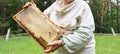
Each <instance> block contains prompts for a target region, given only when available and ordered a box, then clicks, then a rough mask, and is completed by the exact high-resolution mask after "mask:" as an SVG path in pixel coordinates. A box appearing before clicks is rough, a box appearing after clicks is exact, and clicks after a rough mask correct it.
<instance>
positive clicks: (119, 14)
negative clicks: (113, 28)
mask: <svg viewBox="0 0 120 54" xmlns="http://www.w3.org/2000/svg"><path fill="white" fill-rule="evenodd" d="M116 7H117V28H118V30H117V32H118V33H120V6H119V0H117V6H116Z"/></svg>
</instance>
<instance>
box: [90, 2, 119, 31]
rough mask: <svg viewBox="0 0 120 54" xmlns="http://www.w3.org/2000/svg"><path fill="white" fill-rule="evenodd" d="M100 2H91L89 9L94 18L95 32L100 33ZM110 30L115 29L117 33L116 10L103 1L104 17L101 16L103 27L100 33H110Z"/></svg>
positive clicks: (111, 4) (112, 5) (113, 6)
mask: <svg viewBox="0 0 120 54" xmlns="http://www.w3.org/2000/svg"><path fill="white" fill-rule="evenodd" d="M101 5H102V2H101V0H95V1H93V0H91V2H90V7H91V10H92V13H93V16H94V20H95V25H96V30H95V32H97V33H99V32H100V20H101V19H100V17H101ZM111 28H114V29H115V32H117V10H116V6H115V5H114V4H113V3H111V2H110V1H107V0H106V1H105V6H104V16H103V25H102V33H111Z"/></svg>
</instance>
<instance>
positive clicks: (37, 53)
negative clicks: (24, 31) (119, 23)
mask: <svg viewBox="0 0 120 54" xmlns="http://www.w3.org/2000/svg"><path fill="white" fill-rule="evenodd" d="M95 39H96V54H120V35H117V36H116V37H114V36H112V35H111V34H95ZM0 54H43V50H42V48H41V47H40V46H39V44H38V43H37V42H36V41H35V40H33V39H32V37H30V36H26V35H11V37H10V39H9V41H7V42H6V41H5V38H4V37H0ZM51 54H55V53H51Z"/></svg>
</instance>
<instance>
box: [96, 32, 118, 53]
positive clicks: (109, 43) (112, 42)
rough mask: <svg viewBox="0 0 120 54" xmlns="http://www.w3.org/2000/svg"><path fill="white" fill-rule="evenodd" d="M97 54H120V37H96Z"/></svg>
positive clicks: (108, 35) (107, 35) (109, 35)
mask: <svg viewBox="0 0 120 54" xmlns="http://www.w3.org/2000/svg"><path fill="white" fill-rule="evenodd" d="M95 38H96V54H120V35H117V36H113V35H111V34H99V35H98V34H97V35H96V37H95Z"/></svg>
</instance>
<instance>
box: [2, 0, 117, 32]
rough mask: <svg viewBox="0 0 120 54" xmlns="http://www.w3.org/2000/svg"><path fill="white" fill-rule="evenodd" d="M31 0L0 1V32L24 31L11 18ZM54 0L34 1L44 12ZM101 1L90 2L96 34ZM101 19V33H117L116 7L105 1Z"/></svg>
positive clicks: (98, 26) (93, 0)
mask: <svg viewBox="0 0 120 54" xmlns="http://www.w3.org/2000/svg"><path fill="white" fill-rule="evenodd" d="M28 1H31V0H0V4H1V5H0V12H1V13H0V30H2V31H4V30H7V28H11V29H12V33H21V32H24V30H23V29H22V28H21V27H20V26H19V25H18V24H17V23H16V22H15V21H14V20H13V19H12V16H13V15H14V14H16V13H17V12H18V11H19V10H21V8H22V6H23V5H25V3H26V2H28ZM54 1H55V0H34V2H35V3H36V5H37V6H38V7H39V8H40V10H42V11H44V10H45V9H46V8H47V7H49V6H50V5H51V4H52V3H53V2H54ZM101 3H102V2H101V0H90V3H89V5H90V7H91V10H92V13H93V15H94V19H95V25H96V30H95V32H96V33H99V32H100V20H101V19H100V17H101V14H100V13H101ZM108 4H109V5H108ZM104 10H105V11H104V17H103V25H102V29H103V31H102V32H103V33H111V27H113V28H114V29H115V32H117V29H118V28H117V25H118V24H117V9H116V6H115V5H114V4H113V3H111V2H110V1H109V0H105V8H104Z"/></svg>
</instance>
